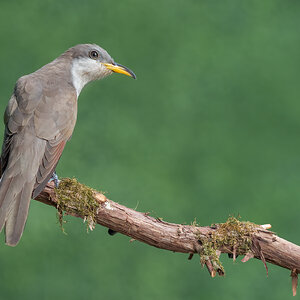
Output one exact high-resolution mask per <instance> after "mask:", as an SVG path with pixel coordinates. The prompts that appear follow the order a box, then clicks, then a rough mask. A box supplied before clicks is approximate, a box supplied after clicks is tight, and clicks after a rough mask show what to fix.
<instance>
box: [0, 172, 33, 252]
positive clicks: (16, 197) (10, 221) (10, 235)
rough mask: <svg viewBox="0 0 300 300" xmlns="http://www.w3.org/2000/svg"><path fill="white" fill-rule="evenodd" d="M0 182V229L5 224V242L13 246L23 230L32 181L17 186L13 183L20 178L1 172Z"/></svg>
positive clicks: (17, 181) (18, 181)
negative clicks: (8, 176)
mask: <svg viewBox="0 0 300 300" xmlns="http://www.w3.org/2000/svg"><path fill="white" fill-rule="evenodd" d="M3 175H4V176H3V177H2V180H1V182H0V199H1V200H2V201H1V203H0V231H1V230H2V229H3V226H4V225H5V238H6V244H7V245H9V246H15V245H17V243H18V242H19V240H20V238H21V236H22V233H23V231H24V227H25V223H26V219H27V215H28V209H29V204H30V199H31V193H32V189H33V184H34V183H33V182H23V184H22V186H19V187H17V186H16V185H15V183H20V182H21V181H22V180H20V178H18V177H19V176H22V175H21V174H18V175H16V176H15V177H11V178H6V176H5V173H4V174H3Z"/></svg>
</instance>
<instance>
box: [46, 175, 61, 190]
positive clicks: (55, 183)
mask: <svg viewBox="0 0 300 300" xmlns="http://www.w3.org/2000/svg"><path fill="white" fill-rule="evenodd" d="M51 181H53V182H54V185H55V187H56V188H58V186H59V183H60V180H59V179H58V176H57V174H56V172H53V174H52V176H51V178H50V179H49V181H48V182H51Z"/></svg>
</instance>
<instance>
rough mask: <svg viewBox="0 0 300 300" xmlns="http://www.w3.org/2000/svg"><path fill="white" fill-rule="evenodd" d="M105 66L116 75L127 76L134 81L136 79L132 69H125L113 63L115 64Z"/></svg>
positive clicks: (105, 64)
mask: <svg viewBox="0 0 300 300" xmlns="http://www.w3.org/2000/svg"><path fill="white" fill-rule="evenodd" d="M103 65H104V66H105V67H106V68H107V69H109V70H111V71H113V72H115V73H120V74H125V75H127V76H130V77H132V78H133V79H136V76H135V74H134V73H133V72H132V71H131V70H130V69H128V68H127V67H124V66H122V65H120V64H117V63H113V64H109V63H103Z"/></svg>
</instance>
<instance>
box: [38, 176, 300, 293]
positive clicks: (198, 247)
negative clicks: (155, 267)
mask: <svg viewBox="0 0 300 300" xmlns="http://www.w3.org/2000/svg"><path fill="white" fill-rule="evenodd" d="M36 200H38V201H40V202H43V203H45V204H48V205H52V206H54V207H56V208H58V210H59V211H60V212H61V211H65V212H66V213H67V214H70V215H73V216H76V217H80V218H83V219H84V220H86V219H87V221H88V222H89V227H90V228H91V229H92V228H93V226H94V223H97V224H100V225H102V226H105V227H107V228H109V229H111V230H113V231H116V232H119V233H121V234H124V235H127V236H129V237H131V238H132V239H134V240H138V241H141V242H143V243H146V244H148V245H150V246H154V247H157V248H160V249H165V250H170V251H174V252H181V253H188V254H189V259H191V258H192V257H193V254H196V253H197V254H200V257H201V263H202V265H206V267H207V269H208V271H209V273H210V274H211V276H212V277H214V276H215V275H216V274H219V275H221V276H222V275H224V269H223V267H222V264H221V263H220V261H219V256H220V254H221V253H228V254H229V255H231V256H232V257H233V259H235V257H237V255H245V257H244V258H243V259H242V262H246V261H248V260H249V259H250V258H252V257H255V258H257V259H260V260H262V262H263V263H264V264H265V266H266V269H267V265H266V262H269V263H272V264H275V265H278V266H280V267H283V268H286V269H289V270H291V277H292V289H293V294H294V295H295V294H296V287H297V279H298V273H300V247H299V246H297V245H295V244H293V243H291V242H288V241H286V240H284V239H282V238H280V237H278V236H277V235H275V234H274V233H273V232H271V231H268V230H266V226H264V225H263V226H260V225H256V224H253V223H250V222H241V221H239V220H237V219H235V218H229V219H228V220H227V222H226V223H222V224H214V225H213V226H205V227H199V226H197V225H196V224H192V225H181V224H174V223H168V222H165V221H163V220H162V219H159V218H153V217H151V216H149V214H148V213H141V212H137V211H135V210H133V209H130V208H127V207H125V206H123V205H121V204H118V203H116V202H113V201H111V200H109V199H108V198H106V196H105V195H104V194H103V193H100V192H97V191H94V190H92V189H90V188H88V187H85V186H84V185H82V184H80V183H78V182H77V181H76V180H75V179H63V180H62V182H61V184H60V187H59V188H58V189H54V184H53V183H52V182H51V183H49V184H48V185H47V186H46V187H45V189H44V190H43V192H42V193H41V194H40V195H39V196H38V197H37V198H36ZM88 201H92V202H88ZM93 201H94V202H93ZM82 203H83V204H84V205H83V206H82ZM90 212H92V214H91V213H90Z"/></svg>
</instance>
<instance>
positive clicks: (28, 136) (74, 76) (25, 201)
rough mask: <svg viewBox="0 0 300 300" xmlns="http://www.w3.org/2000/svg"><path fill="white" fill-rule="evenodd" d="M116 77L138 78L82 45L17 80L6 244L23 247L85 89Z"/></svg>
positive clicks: (5, 187)
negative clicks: (36, 201) (32, 207)
mask: <svg viewBox="0 0 300 300" xmlns="http://www.w3.org/2000/svg"><path fill="white" fill-rule="evenodd" d="M113 72H116V73H122V74H125V75H128V76H131V77H133V78H135V75H134V73H133V72H132V71H131V70H129V69H128V68H126V67H124V66H122V65H119V64H117V63H115V62H114V60H113V59H112V58H111V57H110V55H109V54H108V53H107V52H106V51H105V50H104V49H102V48H101V47H99V46H97V45H93V44H82V45H77V46H75V47H72V48H70V49H69V50H67V51H66V52H65V53H63V54H62V55H61V56H59V57H58V58H56V59H55V60H54V61H52V62H51V63H49V64H47V65H45V66H43V67H42V68H41V69H39V70H37V71H35V72H34V73H31V74H29V75H25V76H23V77H21V78H20V79H19V80H18V81H17V83H16V86H15V89H14V93H13V95H12V97H11V98H10V100H9V103H8V106H7V108H6V111H5V115H4V123H5V132H4V142H3V146H2V154H1V158H0V231H1V230H2V229H3V227H4V226H5V237H6V244H8V245H10V246H15V245H16V244H17V243H18V242H19V240H20V238H21V236H22V233H23V230H24V226H25V223H26V219H27V215H28V209H29V203H30V199H31V198H35V197H36V196H37V195H38V194H39V193H40V192H41V191H42V190H43V188H44V187H45V185H46V184H47V182H48V181H49V179H50V178H51V176H52V174H53V172H54V171H55V167H56V165H57V163H58V160H59V158H60V156H61V154H62V151H63V149H64V146H65V144H66V142H67V141H68V140H69V139H70V137H71V135H72V132H73V129H74V126H75V123H76V116H77V98H78V96H79V94H80V91H81V89H82V88H83V87H84V86H85V84H87V83H88V82H90V81H93V80H97V79H101V78H103V77H105V76H107V75H110V74H111V73H113Z"/></svg>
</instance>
